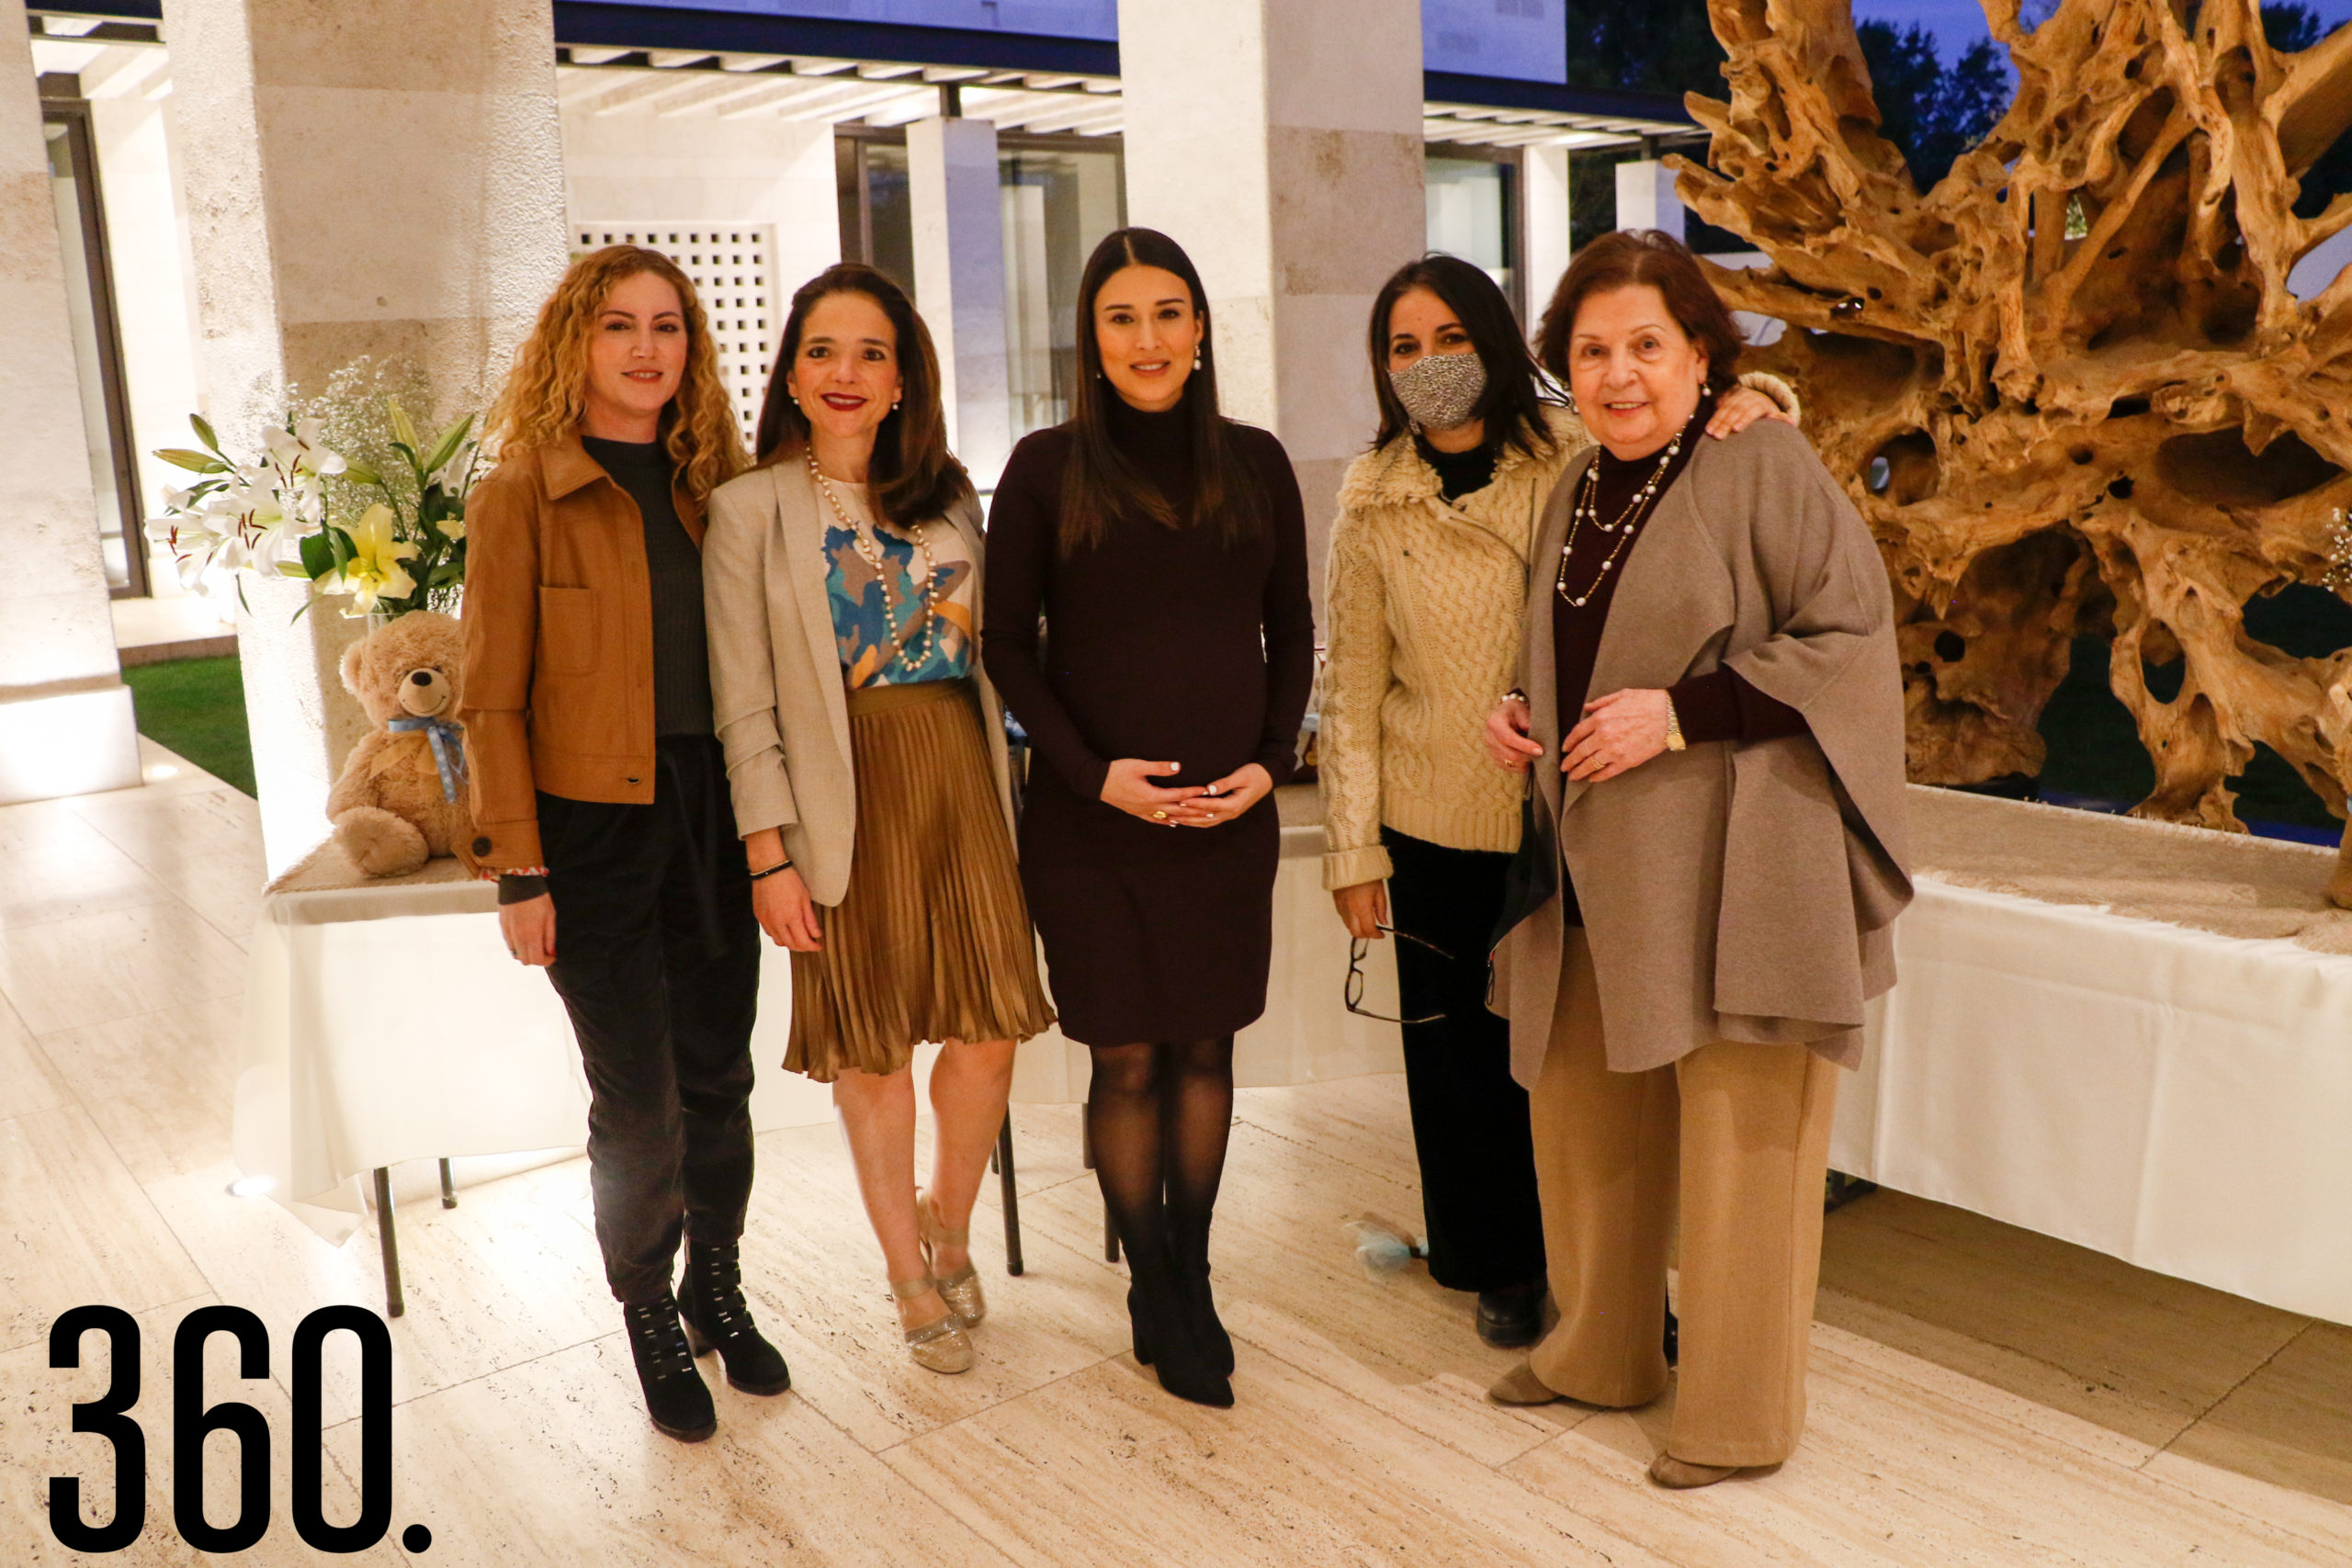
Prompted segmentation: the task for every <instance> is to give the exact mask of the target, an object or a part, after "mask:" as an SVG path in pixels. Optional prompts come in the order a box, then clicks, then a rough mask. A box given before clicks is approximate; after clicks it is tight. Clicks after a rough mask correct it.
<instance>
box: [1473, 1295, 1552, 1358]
mask: <svg viewBox="0 0 2352 1568" xmlns="http://www.w3.org/2000/svg"><path fill="white" fill-rule="evenodd" d="M1478 1337H1479V1338H1481V1339H1483V1340H1485V1341H1486V1342H1487V1344H1489V1345H1492V1346H1493V1347H1494V1348H1497V1349H1498V1350H1517V1349H1521V1348H1524V1347H1526V1346H1529V1345H1532V1344H1534V1343H1535V1342H1536V1341H1537V1340H1538V1339H1541V1338H1543V1337H1544V1283H1543V1281H1542V1280H1537V1281H1536V1282H1535V1283H1534V1284H1532V1285H1527V1286H1522V1287H1521V1289H1519V1290H1516V1291H1480V1292H1478Z"/></svg>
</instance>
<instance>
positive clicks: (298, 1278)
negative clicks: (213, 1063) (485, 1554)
mask: <svg viewBox="0 0 2352 1568" xmlns="http://www.w3.org/2000/svg"><path fill="white" fill-rule="evenodd" d="M236 1175H237V1170H236V1167H235V1166H233V1165H232V1164H228V1163H225V1162H224V1163H222V1164H220V1165H217V1166H214V1167H212V1168H209V1169H205V1170H200V1171H197V1172H194V1173H192V1174H190V1175H187V1176H175V1177H171V1178H168V1179H164V1180H162V1181H157V1182H153V1183H151V1184H150V1185H149V1187H148V1189H147V1191H148V1192H149V1194H150V1195H151V1196H152V1197H153V1200H154V1202H155V1206H156V1208H157V1209H159V1210H160V1211H161V1212H162V1213H163V1215H164V1220H165V1221H166V1222H167V1223H168V1224H170V1226H171V1228H172V1232H173V1234H174V1235H176V1236H178V1238H179V1239H180V1241H181V1242H182V1243H183V1244H184V1245H185V1246H186V1247H187V1251H188V1254H189V1255H190V1256H191V1257H193V1258H195V1259H196V1261H197V1263H198V1266H200V1267H201V1268H202V1269H203V1270H204V1277H205V1279H206V1280H208V1281H209V1288H210V1289H211V1290H213V1291H214V1292H217V1293H218V1294H219V1295H220V1298H221V1299H222V1300H223V1301H228V1302H233V1303H236V1304H237V1305H239V1306H242V1307H246V1308H249V1309H251V1310H252V1311H253V1312H254V1313H256V1314H259V1315H260V1317H261V1319H262V1321H263V1322H264V1323H266V1324H267V1325H269V1331H270V1333H271V1335H272V1336H273V1337H283V1336H288V1335H291V1334H292V1333H293V1331H294V1325H296V1324H297V1323H299V1322H300V1320H301V1318H302V1316H303V1315H304V1314H307V1313H309V1312H310V1311H311V1309H312V1308H314V1307H318V1306H322V1305H325V1304H326V1303H330V1302H346V1303H352V1304H353V1305H356V1306H363V1307H367V1308H368V1309H369V1310H371V1311H374V1312H379V1313H380V1312H382V1311H383V1310H384V1285H383V1271H382V1266H381V1262H380V1259H379V1255H378V1252H377V1249H376V1229H375V1222H374V1220H373V1218H372V1217H370V1218H369V1219H368V1221H367V1222H366V1223H365V1224H363V1226H362V1228H361V1229H360V1231H359V1232H358V1234H356V1235H353V1236H352V1237H351V1238H350V1239H349V1240H348V1241H346V1242H345V1243H344V1245H343V1246H341V1247H330V1246H328V1245H327V1244H326V1243H325V1242H324V1241H322V1240H321V1239H320V1238H319V1236H318V1235H315V1234H314V1233H312V1232H311V1229H310V1228H309V1227H308V1226H306V1225H304V1224H302V1223H301V1222H300V1220H298V1219H296V1218H295V1217H294V1216H293V1215H292V1214H290V1213H288V1212H287V1211H286V1210H284V1209H282V1208H280V1207H278V1205H277V1204H276V1203H273V1202H270V1201H268V1200H266V1199H263V1198H235V1197H232V1196H230V1194H229V1191H228V1186H229V1183H230V1182H231V1181H232V1180H233V1179H235V1178H236ZM538 1175H539V1173H538V1172H527V1173H526V1174H524V1175H522V1176H517V1177H510V1178H508V1179H505V1180H503V1181H492V1182H484V1183H482V1184H481V1186H478V1187H469V1188H468V1189H466V1190H464V1191H463V1192H461V1193H460V1194H459V1196H458V1206H457V1207H456V1208H455V1209H443V1208H442V1207H441V1205H440V1203H439V1202H438V1201H437V1200H433V1199H427V1200H425V1201H422V1202H413V1203H404V1204H402V1205H401V1206H400V1208H399V1210H398V1211H397V1219H398V1224H399V1231H400V1249H401V1277H402V1280H403V1282H404V1284H405V1287H406V1296H407V1308H408V1310H407V1312H406V1314H404V1315H403V1316H401V1317H398V1318H395V1319H393V1320H392V1323H391V1330H392V1397H393V1398H395V1399H399V1400H409V1399H414V1398H418V1397H420V1396H422V1395H424V1394H426V1393H434V1392H435V1391H437V1390H440V1389H444V1388H448V1387H450V1386H452V1385H454V1384H456V1383H459V1382H466V1381H467V1380H469V1379H472V1378H478V1377H481V1376H483V1375H484V1374H486V1373H489V1372H492V1371H496V1370H497V1369H499V1368H502V1367H510V1366H514V1365H515V1364H516V1363H518V1362H521V1361H526V1360H528V1359H532V1358H533V1357H537V1356H543V1355H545V1354H547V1353H548V1351H550V1350H555V1349H560V1348H564V1347H566V1346H571V1345H578V1344H582V1343H584V1342H585V1341H587V1340H589V1339H592V1338H594V1337H596V1336H598V1335H600V1334H609V1333H611V1332H613V1331H614V1330H615V1329H616V1327H617V1326H618V1325H619V1323H620V1309H619V1307H617V1306H616V1304H615V1303H614V1302H613V1299H612V1293H611V1292H610V1291H608V1290H607V1289H606V1288H605V1278H604V1269H603V1266H602V1265H601V1264H600V1263H599V1262H598V1261H597V1256H596V1244H595V1240H594V1237H593V1236H590V1235H586V1234H585V1233H584V1232H582V1229H581V1228H580V1226H579V1225H578V1224H575V1223H574V1222H573V1221H572V1220H571V1217H570V1216H569V1215H568V1214H566V1213H563V1212H562V1211H561V1210H560V1209H554V1208H549V1207H548V1206H546V1205H543V1204H540V1203H538V1202H536V1201H534V1200H533V1195H532V1182H533V1179H534V1178H535V1177H537V1176H538ZM322 1394H323V1400H324V1409H325V1413H326V1415H325V1418H326V1420H327V1421H328V1422H330V1423H334V1422H337V1421H342V1420H345V1419H347V1418H348V1417H350V1416H353V1415H355V1414H356V1412H357V1409H358V1387H357V1382H356V1374H355V1373H354V1372H352V1371H350V1370H349V1369H340V1368H338V1367H336V1366H335V1365H334V1364H332V1363H330V1365H329V1367H328V1375H327V1377H326V1378H325V1380H324V1382H323V1384H322Z"/></svg>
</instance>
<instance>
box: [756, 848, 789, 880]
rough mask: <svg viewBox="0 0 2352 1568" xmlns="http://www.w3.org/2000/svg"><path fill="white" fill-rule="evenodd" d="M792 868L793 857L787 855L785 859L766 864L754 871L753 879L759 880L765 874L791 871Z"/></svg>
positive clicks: (772, 874)
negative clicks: (769, 864)
mask: <svg viewBox="0 0 2352 1568" xmlns="http://www.w3.org/2000/svg"><path fill="white" fill-rule="evenodd" d="M791 869H792V859H791V857H790V856H788V855H787V856H786V857H785V858H784V859H783V860H780V861H778V862H776V863H775V864H774V865H771V866H765V867H763V868H762V869H760V870H758V871H755V872H753V873H752V881H754V882H757V881H758V880H759V879H760V878H761V877H763V876H774V875H775V874H776V873H777V872H779V871H790V870H791Z"/></svg>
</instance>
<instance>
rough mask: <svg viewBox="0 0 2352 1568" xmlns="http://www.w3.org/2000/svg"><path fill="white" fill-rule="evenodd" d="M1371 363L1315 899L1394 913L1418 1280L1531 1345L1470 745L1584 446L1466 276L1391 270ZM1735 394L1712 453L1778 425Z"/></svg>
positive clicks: (1497, 866)
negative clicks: (1757, 428) (1728, 438)
mask: <svg viewBox="0 0 2352 1568" xmlns="http://www.w3.org/2000/svg"><path fill="white" fill-rule="evenodd" d="M1369 347H1370V351H1371V356H1372V372H1373V385H1374V390H1375V392H1376V394H1377V396H1378V398H1379V402H1380V431H1379V434H1378V435H1376V436H1375V437H1374V442H1373V449H1372V450H1371V451H1369V452H1367V453H1365V454H1364V455H1363V457H1359V458H1357V459H1356V460H1355V462H1354V463H1353V464H1352V465H1351V466H1350V468H1349V469H1348V473H1347V477H1346V479H1344V480H1343V481H1342V482H1341V485H1340V513H1339V517H1338V520H1337V521H1336V522H1335V523H1334V524H1333V525H1332V529H1331V557H1330V566H1329V578H1328V579H1327V582H1328V592H1327V594H1326V599H1325V603H1326V606H1327V610H1328V615H1329V655H1328V662H1327V664H1326V667H1325V670H1324V674H1323V711H1322V720H1321V732H1320V733H1321V739H1320V741H1319V743H1318V749H1319V762H1320V772H1321V780H1322V790H1323V823H1324V828H1323V831H1324V839H1325V844H1326V850H1327V852H1326V854H1325V856H1324V862H1323V883H1324V886H1326V887H1329V888H1330V889H1331V890H1332V897H1333V899H1334V900H1335V901H1336V902H1337V904H1338V906H1339V910H1340V919H1342V920H1344V921H1345V922H1346V923H1347V927H1348V934H1349V935H1350V936H1351V937H1352V938H1354V939H1356V940H1357V941H1358V942H1373V941H1376V940H1379V938H1380V937H1381V935H1382V932H1383V931H1384V930H1385V929H1387V928H1388V927H1389V923H1390V921H1389V905H1390V900H1391V899H1392V898H1393V899H1394V901H1395V907H1396V919H1395V927H1394V929H1395V930H1396V931H1397V933H1398V934H1399V936H1400V937H1401V938H1402V939H1403V940H1402V941H1400V942H1399V943H1398V945H1397V988H1398V992H1399V996H1400V999H1401V1001H1402V1004H1403V1005H1402V1016H1403V1017H1404V1018H1405V1019H1407V1020H1408V1022H1407V1023H1406V1025H1405V1031H1404V1033H1405V1087H1406V1093H1407V1095H1408V1098H1409V1100H1410V1102H1411V1106H1412V1115H1413V1142H1414V1145H1415V1149H1416V1152H1417V1153H1418V1154H1419V1158H1420V1167H1421V1204H1422V1212H1423V1216H1424V1219H1425V1221H1426V1224H1427V1228H1428V1232H1429V1248H1430V1277H1431V1278H1433V1279H1435V1280H1437V1281H1438V1283H1440V1284H1442V1285H1445V1286H1448V1287H1450V1288H1452V1289H1453V1290H1457V1291H1475V1292H1477V1293H1478V1305H1477V1317H1476V1322H1477V1328H1478V1334H1479V1337H1481V1338H1483V1339H1485V1340H1486V1341H1487V1343H1488V1344H1490V1345H1496V1346H1520V1345H1530V1344H1532V1343H1534V1341H1535V1337H1536V1336H1537V1335H1538V1333H1540V1332H1541V1330H1542V1311H1543V1303H1544V1229H1543V1220H1542V1216H1541V1213H1540V1212H1539V1210H1538V1206H1537V1203H1536V1196H1535V1163H1534V1156H1533V1153H1532V1149H1531V1147H1530V1145H1529V1140H1528V1121H1527V1091H1526V1090H1524V1089H1521V1088H1520V1087H1519V1086H1518V1085H1517V1084H1515V1083H1513V1082H1512V1081H1511V1077H1510V1030H1509V1026H1508V1025H1506V1024H1505V1023H1504V1022H1503V1021H1502V1020H1500V1019H1498V1018H1497V1017H1496V1016H1495V1015H1494V1014H1492V1013H1490V1012H1489V1011H1487V1006H1486V993H1487V949H1488V947H1489V946H1490V945H1491V941H1492V937H1493V934H1494V929H1495V922H1496V920H1497V918H1498V916H1499V915H1500V914H1501V912H1502V908H1503V873H1504V870H1505V868H1506V867H1507V866H1508V865H1509V864H1510V854H1511V852H1512V851H1513V850H1514V849H1515V848H1517V846H1518V842H1519V824H1520V796H1521V790H1520V788H1519V786H1518V785H1517V784H1515V783H1514V782H1513V781H1512V780H1510V779H1509V778H1505V777H1498V775H1497V773H1495V770H1494V769H1493V768H1492V767H1491V766H1490V765H1489V764H1488V763H1487V760H1486V757H1485V755H1484V753H1483V751H1482V750H1481V749H1480V744H1479V737H1480V733H1481V721H1482V719H1483V716H1484V715H1485V714H1486V711H1487V706H1488V705H1490V704H1492V703H1493V701H1494V698H1495V694H1496V693H1497V692H1498V691H1500V690H1501V689H1502V688H1503V687H1505V686H1507V685H1509V684H1510V680H1511V671H1512V670H1513V669H1514V668H1515V667H1516V665H1517V661H1518V658H1519V615H1520V606H1521V604H1522V603H1523V601H1524V599H1525V595H1526V584H1527V558H1528V557H1527V552H1528V550H1529V548H1530V547H1531V546H1532V542H1533V541H1532V535H1533V529H1534V523H1535V519H1536V517H1537V515H1538V514H1539V513H1541V512H1542V510H1543V507H1544V500H1545V498H1546V497H1548V496H1549V495H1550V494H1551V492H1552V488H1553V486H1554V485H1555V483H1556V482H1557V481H1558V479H1559V477H1560V474H1561V471H1562V470H1563V469H1565V468H1566V467H1567V466H1568V464H1569V462H1570V461H1571V460H1572V459H1574V458H1575V457H1576V456H1577V454H1578V453H1580V452H1582V451H1583V450H1584V449H1585V448H1586V447H1587V446H1589V444H1590V437H1589V436H1588V435H1587V434H1585V427H1584V424H1583V423H1582V422H1581V421H1579V420H1578V419H1577V416H1576V414H1575V413H1574V412H1570V411H1569V410H1567V409H1566V408H1562V407H1560V406H1558V405H1556V404H1552V403H1546V402H1544V401H1543V400H1542V399H1541V397H1540V395H1539V392H1538V385H1539V378H1538V373H1537V371H1536V368H1535V362H1534V359H1533V358H1532V356H1531V355H1530V354H1529V353H1528V349H1527V344H1526V343H1525V341H1524V339H1523V338H1522V337H1521V333H1520V330H1519V322H1518V321H1517V320H1516V318H1514V317H1513V315H1512V313H1511V309H1510V303H1509V302H1508V301H1507V300H1506V299H1504V298H1503V294H1502V290H1501V289H1499V288H1497V287H1496V286H1495V283H1494V280H1493V279H1492V278H1490V277H1488V276H1487V274H1486V273H1485V272H1483V271H1481V270H1480V269H1479V268H1477V267H1476V266H1474V265H1471V264H1470V263H1468V262H1465V261H1462V260H1459V259H1457V258H1455V257H1453V256H1445V255H1431V256H1426V257H1423V258H1422V259H1420V260H1419V261H1414V262H1410V263H1408V264H1407V265H1404V266H1402V267H1400V268H1398V269H1397V272H1396V274H1395V275H1394V276H1391V277H1390V278H1389V279H1388V281H1387V282H1386V283H1385V284H1384V285H1383V286H1382V288H1381V290H1380V294H1379V297H1378V298H1377V299H1375V300H1374V304H1373V312H1372V330H1371V334H1370V343H1369ZM1749 380H1750V383H1751V386H1752V388H1753V389H1749V388H1742V389H1737V390H1735V391H1733V392H1732V393H1731V394H1730V395H1729V396H1728V397H1726V398H1725V399H1724V403H1723V406H1722V407H1721V408H1720V409H1718V410H1716V411H1715V412H1714V414H1713V418H1712V419H1711V420H1710V421H1709V423H1708V425H1707V429H1708V433H1709V434H1712V435H1715V436H1719V437H1720V436H1724V435H1728V434H1733V433H1735V432H1736V431H1739V430H1742V429H1745V428H1746V427H1747V425H1748V424H1750V423H1753V422H1754V421H1756V420H1758V419H1759V418H1763V417H1766V416H1770V415H1777V416H1778V417H1781V418H1784V419H1788V420H1791V421H1793V420H1794V418H1795V415H1796V400H1795V398H1794V396H1793V395H1792V394H1791V393H1790V391H1789V389H1787V387H1786V386H1785V385H1783V384H1782V383H1781V381H1780V380H1779V379H1778V378H1774V377H1770V376H1758V377H1754V378H1749Z"/></svg>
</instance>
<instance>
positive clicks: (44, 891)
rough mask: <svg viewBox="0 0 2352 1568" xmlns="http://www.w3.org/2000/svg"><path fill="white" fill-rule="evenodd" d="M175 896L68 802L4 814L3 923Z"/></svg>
mask: <svg viewBox="0 0 2352 1568" xmlns="http://www.w3.org/2000/svg"><path fill="white" fill-rule="evenodd" d="M44 804H46V803H44ZM167 897H170V894H169V893H168V892H167V891H166V890H165V888H164V885H163V884H162V883H160V882H158V881H156V880H155V878H153V876H150V875H149V874H147V873H146V872H145V871H144V870H143V869H141V867H140V865H139V863H137V862H136V861H134V860H132V859H131V858H130V856H129V855H127V854H125V853H123V852H122V851H121V850H120V849H119V848H117V847H116V846H115V844H114V843H113V842H111V841H110V840H108V839H107V837H106V835H104V834H103V833H100V832H99V831H98V830H97V829H95V828H93V827H91V826H90V825H89V824H88V823H87V822H85V821H84V820H83V819H82V818H80V817H79V816H77V815H75V814H74V812H72V811H70V810H66V809H63V808H62V807H60V808H58V809H55V810H51V811H44V812H30V811H28V810H26V809H25V808H24V807H9V808H7V810H6V811H5V812H0V927H8V926H31V925H40V924H43V923H45V922H47V921H50V920H62V919H72V918H73V917H74V916H75V915H96V914H101V913H104V912H105V911H106V910H108V909H128V908H134V907H135V906H137V905H141V904H154V903H160V902H162V901H163V900H164V899H165V898H167Z"/></svg>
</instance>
